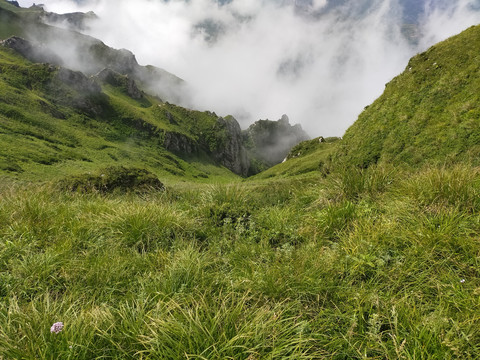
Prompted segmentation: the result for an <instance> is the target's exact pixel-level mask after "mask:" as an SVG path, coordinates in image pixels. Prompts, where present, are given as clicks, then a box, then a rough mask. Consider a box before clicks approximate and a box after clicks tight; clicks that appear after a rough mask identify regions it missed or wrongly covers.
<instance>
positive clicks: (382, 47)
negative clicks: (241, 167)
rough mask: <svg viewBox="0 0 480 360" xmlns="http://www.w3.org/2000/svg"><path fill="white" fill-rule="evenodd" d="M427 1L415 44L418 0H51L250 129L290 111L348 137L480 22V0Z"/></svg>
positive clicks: (207, 106)
mask: <svg viewBox="0 0 480 360" xmlns="http://www.w3.org/2000/svg"><path fill="white" fill-rule="evenodd" d="M418 1H424V5H423V6H422V7H423V11H422V14H420V16H419V27H418V28H416V30H415V33H416V34H417V38H416V41H415V43H412V42H411V41H407V39H406V38H405V36H404V35H403V33H402V25H403V23H404V22H405V20H404V19H405V16H404V12H403V11H404V9H403V8H402V6H401V5H402V4H405V3H408V2H409V0H330V1H327V0H296V1H295V0H230V1H222V2H221V3H223V4H219V2H218V1H215V0H188V1H185V0H136V1H131V0H83V1H71V0H44V1H43V2H42V3H43V4H45V9H46V10H48V11H53V12H57V13H65V12H73V11H85V12H86V11H94V12H95V13H96V14H97V15H98V17H99V19H98V20H97V21H95V22H93V23H91V24H90V28H89V30H87V31H86V33H87V34H89V35H92V36H94V37H97V38H99V39H101V40H102V41H104V42H105V43H106V44H107V45H109V46H112V47H114V48H126V49H128V50H131V51H132V52H133V53H134V54H135V55H136V58H137V60H138V62H139V63H140V64H141V65H147V64H151V65H155V66H158V67H161V68H163V69H165V70H167V71H169V72H171V73H173V74H175V75H177V76H179V77H181V78H182V79H184V80H186V81H187V82H188V84H189V85H190V87H191V88H192V94H193V99H192V100H191V103H190V104H189V105H190V106H191V107H193V108H195V109H198V110H211V111H215V112H216V113H217V114H219V115H228V114H232V115H234V116H235V118H236V119H237V120H238V121H239V122H240V125H241V126H242V128H246V127H248V125H250V124H251V123H253V122H254V121H256V120H258V119H270V120H277V119H279V118H280V117H281V116H282V114H287V115H288V116H289V118H290V122H291V123H300V124H301V125H302V127H303V128H304V130H306V131H307V133H308V134H309V135H310V136H311V137H315V136H320V135H322V136H342V135H343V133H344V132H345V130H346V129H347V128H348V127H349V126H350V125H351V124H353V122H354V121H355V120H356V118H357V117H358V115H359V114H360V112H361V111H362V110H363V109H364V107H365V106H367V105H369V104H371V103H372V102H373V101H374V100H375V99H376V98H377V97H378V96H380V95H381V94H382V92H383V90H384V88H385V84H386V83H388V82H389V81H390V80H391V79H392V78H393V77H395V76H397V75H398V74H400V73H401V72H402V71H403V70H404V69H405V67H406V65H407V63H408V59H409V58H410V57H412V56H413V55H415V54H416V53H419V52H421V51H424V50H426V49H427V48H428V47H429V46H431V45H433V44H435V43H437V42H439V41H441V40H444V39H446V38H447V37H449V36H452V35H455V34H457V33H459V32H461V31H462V30H464V29H466V28H467V27H469V26H471V25H475V24H478V23H480V0H449V1H447V2H445V1H443V0H418ZM19 2H20V4H21V5H22V6H30V5H31V4H32V2H31V1H25V0H22V1H19ZM335 2H336V3H335ZM410 2H411V1H410ZM440 3H441V6H440ZM332 4H333V5H336V6H333V5H332Z"/></svg>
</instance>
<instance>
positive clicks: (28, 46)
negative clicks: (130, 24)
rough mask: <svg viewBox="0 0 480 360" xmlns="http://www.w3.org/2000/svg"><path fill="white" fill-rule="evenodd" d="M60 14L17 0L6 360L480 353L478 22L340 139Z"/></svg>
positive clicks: (8, 30)
mask: <svg viewBox="0 0 480 360" xmlns="http://www.w3.org/2000/svg"><path fill="white" fill-rule="evenodd" d="M236 1H237V0H233V1H232V2H228V1H220V2H219V3H217V4H216V6H217V7H218V8H219V9H222V7H228V6H233V5H232V4H231V3H234V2H236ZM107 2H108V1H107ZM170 2H172V3H173V5H172V4H170V6H177V5H178V4H177V5H175V4H176V3H179V2H180V0H170ZM181 2H182V3H183V1H181ZM192 2H195V1H194V0H192ZM460 2H462V1H461V0H460ZM79 3H80V4H81V3H82V2H79ZM86 3H87V4H88V3H89V2H88V1H87V2H86ZM99 3H102V2H99ZM165 3H168V1H165ZM285 3H286V2H285ZM293 3H295V5H294V6H296V7H297V8H295V9H296V10H295V11H296V13H295V15H294V16H311V17H312V18H308V19H307V20H305V21H317V20H313V18H314V17H315V16H316V17H318V18H319V19H321V18H322V16H327V15H324V12H325V14H326V13H327V12H329V11H332V12H335V11H339V10H338V9H337V8H336V7H335V6H339V7H340V8H342V7H344V6H346V5H345V4H347V3H348V1H342V2H338V3H341V5H338V4H337V5H335V6H334V3H335V1H326V2H325V4H326V5H325V4H324V5H322V6H321V5H319V4H320V3H323V2H321V1H320V2H319V1H310V2H309V1H298V2H293ZM399 3H402V4H403V3H405V4H407V5H405V6H413V5H412V4H410V3H409V2H408V1H404V2H399ZM473 3H474V2H473ZM476 4H477V7H476V8H475V9H476V11H478V8H479V7H478V2H477V3H476ZM47 5H48V1H47ZM79 6H80V5H79ZM178 6H180V5H178ZM182 6H183V5H182ZM192 6H193V5H192ZM252 6H253V5H252ZM278 6H283V5H278ZM285 6H287V5H285ZM288 6H290V7H291V6H293V5H288ZM473 7H474V6H472V8H473ZM330 8H332V9H330ZM305 9H307V10H308V11H310V12H311V13H310V12H309V13H308V14H307V15H305V13H306V11H307V10H305ZM47 10H48V6H42V5H33V6H31V7H22V6H20V4H18V3H17V2H16V1H5V0H0V360H7V359H8V360H9V359H25V360H26V359H50V360H54V359H55V360H57V359H72V360H73V359H75V360H80V359H85V360H91V359H98V360H100V359H172V360H175V359H192V360H193V359H196V360H200V359H203V360H207V359H208V360H213V359H219V360H220V359H221V360H224V359H235V360H236V359H242V360H263V359H272V360H273V359H292V360H293V359H318V360H322V359H325V360H326V359H332V360H347V359H357V360H360V359H378V360H380V359H382V360H383V359H385V360H386V359H388V360H390V359H391V360H393V359H406V360H414V359H472V360H473V359H479V358H480V160H479V159H480V51H479V50H480V25H474V26H471V27H468V28H467V29H465V30H464V31H462V32H461V33H459V34H457V35H455V36H453V37H450V38H448V39H446V40H444V41H441V42H439V43H436V44H435V45H433V46H432V47H430V48H428V49H427V50H425V51H422V52H420V53H418V54H416V55H415V56H413V57H412V58H411V59H410V60H409V61H407V62H406V63H404V64H403V66H404V71H403V72H401V73H400V74H397V76H396V77H394V78H393V79H392V80H391V81H389V82H388V83H387V84H386V85H385V89H384V91H383V94H381V95H380V96H379V97H377V99H376V100H375V101H373V103H371V104H370V105H368V104H365V105H366V106H365V108H364V110H363V111H362V112H361V114H360V115H359V116H358V118H357V119H351V124H353V125H351V126H350V127H349V128H348V130H347V131H346V132H345V133H344V134H343V133H342V134H338V136H320V134H312V133H307V132H306V131H304V130H303V129H302V126H301V125H299V124H290V121H292V123H293V122H294V121H293V117H292V120H290V119H289V117H288V116H287V115H283V116H282V113H280V116H278V117H277V118H279V120H268V119H262V120H257V121H255V122H252V123H251V124H249V126H244V124H243V123H242V122H241V121H240V120H238V121H237V119H236V117H235V114H234V115H228V114H217V113H216V112H215V111H219V110H216V109H210V110H203V109H198V108H195V107H194V106H193V105H194V104H195V102H194V101H193V100H192V101H190V100H191V99H194V98H195V96H196V95H195V93H194V92H193V91H194V89H193V90H192V88H191V87H189V86H190V85H189V81H188V79H183V78H180V77H178V76H176V75H174V74H172V73H170V72H169V71H168V69H167V70H166V69H163V68H160V67H157V66H152V65H146V66H144V65H140V64H139V63H138V62H137V59H136V57H135V55H134V54H133V53H132V52H130V51H129V50H125V49H122V50H118V49H115V48H113V47H110V46H109V45H107V44H106V43H104V42H102V40H101V39H97V38H95V37H93V36H92V35H91V34H89V33H88V31H87V30H86V29H88V27H89V26H90V25H89V24H90V23H91V22H92V24H93V22H95V21H98V16H97V15H96V14H95V13H93V12H72V13H66V14H57V13H54V12H51V11H47ZM364 10H365V9H363V8H362V11H364ZM315 11H316V12H315ZM472 11H473V10H472ZM365 12H368V9H367V10H365ZM415 14H416V15H412V14H410V13H409V14H407V15H408V16H405V18H402V21H404V23H403V24H402V25H403V27H402V28H401V31H402V33H403V35H404V36H405V37H406V40H405V41H406V42H410V43H411V44H414V43H415V41H417V42H419V41H420V40H419V36H420V35H418V34H419V32H420V25H419V24H418V21H421V19H422V14H418V13H415ZM237 15H238V17H239V18H240V17H241V14H237ZM241 19H242V21H246V22H248V21H250V20H249V19H247V18H243V17H242V18H241ZM315 19H316V18H315ZM412 19H413V20H412ZM252 21H253V20H252ZM279 21H280V20H279ZM215 24H216V23H215V22H212V23H208V24H206V25H205V24H204V25H205V26H207V28H208V30H209V31H210V33H209V34H210V35H211V34H216V32H215V31H220V30H221V29H220V28H219V27H216V26H215ZM92 26H93V25H92ZM217 35H218V34H217ZM212 36H213V35H212ZM218 36H221V35H218ZM141 38H142V36H141V35H139V36H138V41H141ZM52 39H54V40H55V41H52ZM211 46H214V45H211ZM412 46H413V45H412ZM72 49H75V51H73V50H72ZM70 50H71V51H70ZM72 59H74V60H75V61H72ZM337 60H338V61H342V59H340V58H339V59H337ZM191 61H192V66H194V62H195V59H191ZM297 70H298V69H297ZM235 71H240V70H237V69H235V68H234V67H232V72H235ZM282 76H283V75H282ZM213 83H214V80H212V84H213ZM227 85H228V84H227ZM208 86H209V84H205V87H208ZM212 86H213V85H212ZM382 86H383V85H382ZM227 87H228V86H227ZM225 91H226V90H225ZM272 91H273V90H272ZM293 96H295V94H292V97H293ZM189 99H190V100H189ZM280 111H281V110H280ZM259 117H260V115H259ZM309 124H310V123H309ZM310 127H311V124H310V125H308V126H307V128H310ZM328 128H329V129H330V127H328ZM320 130H321V129H320ZM312 135H314V136H312ZM326 135H330V134H326ZM311 137H314V138H313V139H312V138H311ZM282 161H283V162H282Z"/></svg>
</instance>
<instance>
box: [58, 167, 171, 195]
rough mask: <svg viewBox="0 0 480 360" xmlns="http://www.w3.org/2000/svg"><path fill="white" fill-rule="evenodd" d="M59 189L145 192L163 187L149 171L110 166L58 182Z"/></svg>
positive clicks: (84, 191)
mask: <svg viewBox="0 0 480 360" xmlns="http://www.w3.org/2000/svg"><path fill="white" fill-rule="evenodd" d="M59 185H60V188H61V189H63V190H68V191H73V192H81V193H88V192H100V193H112V192H121V193H123V192H131V191H133V192H146V191H150V190H164V189H165V187H164V185H163V184H162V182H161V181H160V180H158V178H157V177H156V176H155V175H154V174H152V173H151V172H150V171H148V170H145V169H139V168H126V167H123V166H111V167H107V168H105V169H102V170H100V171H98V172H97V173H94V174H92V173H87V174H81V175H76V176H71V177H68V178H66V179H63V180H61V181H60V182H59Z"/></svg>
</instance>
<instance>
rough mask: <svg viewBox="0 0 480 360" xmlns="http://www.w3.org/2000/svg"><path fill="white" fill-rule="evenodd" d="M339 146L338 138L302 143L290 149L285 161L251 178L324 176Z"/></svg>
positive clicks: (317, 139)
mask: <svg viewBox="0 0 480 360" xmlns="http://www.w3.org/2000/svg"><path fill="white" fill-rule="evenodd" d="M339 146H340V139H338V138H327V141H326V142H320V141H319V138H316V139H313V140H307V141H303V142H301V143H300V144H298V145H296V146H294V147H293V148H292V150H291V151H290V153H289V155H288V156H287V159H286V161H284V162H283V163H281V164H278V165H276V166H273V167H271V168H269V169H267V170H265V171H263V172H261V173H260V174H257V175H256V176H254V177H253V178H254V179H268V178H272V177H275V178H278V177H291V176H297V175H302V174H312V173H313V176H316V175H317V174H318V172H320V173H321V174H323V175H325V174H327V173H328V172H329V171H330V168H331V159H332V156H333V154H335V151H337V149H338V147H339Z"/></svg>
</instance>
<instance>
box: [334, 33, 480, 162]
mask: <svg viewBox="0 0 480 360" xmlns="http://www.w3.org/2000/svg"><path fill="white" fill-rule="evenodd" d="M479 33H480V26H473V27H471V28H469V29H467V30H466V31H464V32H462V33H461V34H459V35H457V36H454V37H452V38H450V39H448V40H446V41H444V42H442V43H440V44H437V45H435V46H433V47H432V48H430V49H428V50H427V51H426V52H424V53H421V54H418V55H417V56H415V57H413V58H412V59H411V60H410V62H409V63H408V65H407V67H406V69H405V71H404V72H403V73H402V74H401V75H399V76H397V77H396V78H394V79H393V80H392V81H391V82H390V83H388V84H387V85H386V87H385V92H384V93H383V95H382V96H381V97H379V98H378V99H377V100H376V101H375V102H374V103H373V104H372V105H370V106H368V107H367V108H366V109H365V111H364V112H363V113H362V114H361V115H360V117H359V118H358V121H356V122H355V124H354V125H352V126H351V127H350V128H349V129H348V130H347V132H346V133H345V136H344V137H343V140H342V152H341V153H340V156H338V157H337V160H335V161H342V162H344V163H346V164H348V165H354V166H358V167H362V168H366V167H368V166H371V165H374V164H393V165H397V166H407V167H422V166H423V165H425V164H434V163H435V164H437V165H442V164H454V163H457V162H463V161H468V162H470V163H474V164H477V165H478V159H479V156H478V155H479V150H480V147H479V144H480V143H479V139H480V135H479V133H478V126H477V125H478V119H479V114H480V109H479V107H478V104H479V98H478V96H479V95H478V94H480V88H479V86H480V82H479V80H478V79H479V78H480V73H479V66H478V64H479V63H480V57H479V55H478V52H477V48H478V46H479V39H480V35H479Z"/></svg>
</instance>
